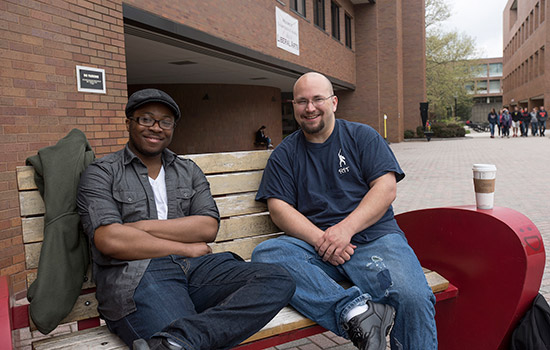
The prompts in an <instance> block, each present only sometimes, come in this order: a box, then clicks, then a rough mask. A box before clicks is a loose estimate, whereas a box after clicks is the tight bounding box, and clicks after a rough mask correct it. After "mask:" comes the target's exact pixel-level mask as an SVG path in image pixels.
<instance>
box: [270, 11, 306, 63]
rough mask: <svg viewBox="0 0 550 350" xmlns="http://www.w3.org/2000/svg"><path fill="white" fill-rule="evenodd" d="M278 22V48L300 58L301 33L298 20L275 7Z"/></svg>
mask: <svg viewBox="0 0 550 350" xmlns="http://www.w3.org/2000/svg"><path fill="white" fill-rule="evenodd" d="M275 20H276V22H277V47H279V48H281V49H283V50H286V51H288V52H290V53H293V54H295V55H297V56H300V38H299V37H300V33H299V30H298V20H297V19H296V18H294V17H292V16H291V15H289V14H288V13H286V12H284V11H283V10H281V9H280V8H278V7H275Z"/></svg>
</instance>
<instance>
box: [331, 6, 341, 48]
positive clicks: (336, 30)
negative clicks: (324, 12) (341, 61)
mask: <svg viewBox="0 0 550 350" xmlns="http://www.w3.org/2000/svg"><path fill="white" fill-rule="evenodd" d="M330 14H331V20H332V24H331V25H332V36H333V37H334V38H335V39H338V40H340V7H338V5H337V4H336V3H335V2H334V1H331V2H330Z"/></svg>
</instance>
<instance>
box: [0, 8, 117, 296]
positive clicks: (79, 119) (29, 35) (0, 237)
mask: <svg viewBox="0 0 550 350" xmlns="http://www.w3.org/2000/svg"><path fill="white" fill-rule="evenodd" d="M0 36H1V37H2V40H0V71H1V74H0V76H1V78H0V88H1V93H0V96H1V97H0V274H1V275H11V276H12V286H13V290H14V292H16V293H18V292H22V291H23V290H25V288H26V286H25V274H26V273H25V265H24V261H25V259H24V253H23V247H22V236H21V226H20V225H21V223H20V219H19V209H18V198H17V189H16V183H15V168H16V166H18V165H23V164H24V162H25V159H26V158H27V157H28V156H30V155H33V154H36V152H37V150H38V149H40V148H41V147H45V146H49V145H52V144H55V142H56V141H57V140H59V139H60V138H62V137H63V136H65V135H66V134H67V133H68V132H69V131H70V130H71V129H72V128H80V129H81V130H83V131H84V132H85V133H86V135H87V137H88V138H89V141H90V143H91V144H92V146H93V148H94V150H95V151H96V153H97V154H98V155H101V154H105V153H109V152H111V151H113V150H115V149H119V148H120V147H121V144H123V143H124V142H126V136H125V129H124V124H123V122H122V119H121V118H122V117H123V113H122V110H123V107H124V104H125V103H126V67H125V56H124V35H123V20H122V1H121V0H101V1H82V0H71V1H46V0H44V1H40V0H32V1H31V0H5V1H1V2H0ZM76 65H83V66H88V67H97V68H103V69H105V75H106V88H107V93H106V94H93V93H82V92H77V82H76Z"/></svg>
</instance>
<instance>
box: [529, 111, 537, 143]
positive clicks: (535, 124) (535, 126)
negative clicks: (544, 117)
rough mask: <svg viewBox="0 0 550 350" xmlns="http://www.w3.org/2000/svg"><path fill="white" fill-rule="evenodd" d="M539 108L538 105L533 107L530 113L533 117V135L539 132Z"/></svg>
mask: <svg viewBox="0 0 550 350" xmlns="http://www.w3.org/2000/svg"><path fill="white" fill-rule="evenodd" d="M538 112H539V109H538V108H537V107H533V110H532V111H531V113H529V116H530V117H531V135H533V136H537V135H538V133H539V120H538V119H537V115H538Z"/></svg>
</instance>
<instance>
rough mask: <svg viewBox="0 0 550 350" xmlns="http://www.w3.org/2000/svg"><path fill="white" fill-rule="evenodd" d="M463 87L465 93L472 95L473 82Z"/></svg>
mask: <svg viewBox="0 0 550 350" xmlns="http://www.w3.org/2000/svg"><path fill="white" fill-rule="evenodd" d="M464 87H465V88H466V91H467V92H468V93H469V94H473V93H474V82H473V81H471V82H468V83H466V84H465V86H464Z"/></svg>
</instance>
